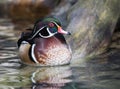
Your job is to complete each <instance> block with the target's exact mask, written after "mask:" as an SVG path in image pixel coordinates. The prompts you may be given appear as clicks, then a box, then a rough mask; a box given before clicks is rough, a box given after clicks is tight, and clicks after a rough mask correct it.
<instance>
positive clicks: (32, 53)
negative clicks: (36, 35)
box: [31, 44, 39, 63]
mask: <svg viewBox="0 0 120 89" xmlns="http://www.w3.org/2000/svg"><path fill="white" fill-rule="evenodd" d="M34 48H35V44H33V45H32V49H31V56H32V58H33V60H34V62H35V63H39V62H38V61H37V59H36V57H35V55H34Z"/></svg>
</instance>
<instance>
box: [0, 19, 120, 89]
mask: <svg viewBox="0 0 120 89" xmlns="http://www.w3.org/2000/svg"><path fill="white" fill-rule="evenodd" d="M0 21H1V24H0V43H1V45H0V89H119V87H120V60H119V58H120V51H119V49H112V51H109V52H108V53H106V54H102V55H101V56H99V57H95V58H93V59H91V60H87V61H83V60H85V59H81V60H82V61H81V62H80V63H79V65H78V64H77V65H76V64H71V65H65V66H58V67H32V66H26V65H23V64H22V63H21V62H20V59H19V57H18V54H17V45H16V42H17V39H18V38H19V34H20V31H19V30H16V29H14V26H13V25H12V24H11V23H9V20H7V21H6V20H0ZM74 60H76V59H73V61H74Z"/></svg>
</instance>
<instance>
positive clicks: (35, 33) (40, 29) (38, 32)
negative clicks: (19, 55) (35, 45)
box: [30, 26, 46, 39]
mask: <svg viewBox="0 0 120 89" xmlns="http://www.w3.org/2000/svg"><path fill="white" fill-rule="evenodd" d="M45 27H46V26H44V27H42V28H40V29H39V30H38V31H37V32H36V33H35V34H34V35H33V36H32V37H31V38H30V39H33V38H34V37H35V36H36V35H37V34H38V33H39V31H40V30H42V29H43V28H45Z"/></svg>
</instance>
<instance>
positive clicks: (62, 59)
mask: <svg viewBox="0 0 120 89" xmlns="http://www.w3.org/2000/svg"><path fill="white" fill-rule="evenodd" d="M63 34H68V35H70V32H67V31H64V30H63V29H62V27H61V23H60V21H59V20H58V19H56V18H53V17H47V18H44V19H42V20H38V21H36V23H35V25H34V27H33V29H32V31H31V32H23V33H22V34H21V37H20V39H19V40H18V42H17V44H18V49H19V56H20V59H21V61H22V62H23V63H25V64H30V65H39V66H56V65H64V64H69V63H70V59H71V54H72V53H71V49H70V47H69V45H68V44H67V42H66V40H65V38H64V36H63Z"/></svg>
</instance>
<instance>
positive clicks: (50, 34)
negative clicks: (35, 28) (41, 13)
mask: <svg viewBox="0 0 120 89" xmlns="http://www.w3.org/2000/svg"><path fill="white" fill-rule="evenodd" d="M47 31H48V33H49V35H48V36H43V35H41V33H39V35H40V36H41V37H43V38H49V37H52V36H53V35H55V34H56V33H57V32H56V33H51V32H50V30H49V28H48V27H47Z"/></svg>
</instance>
